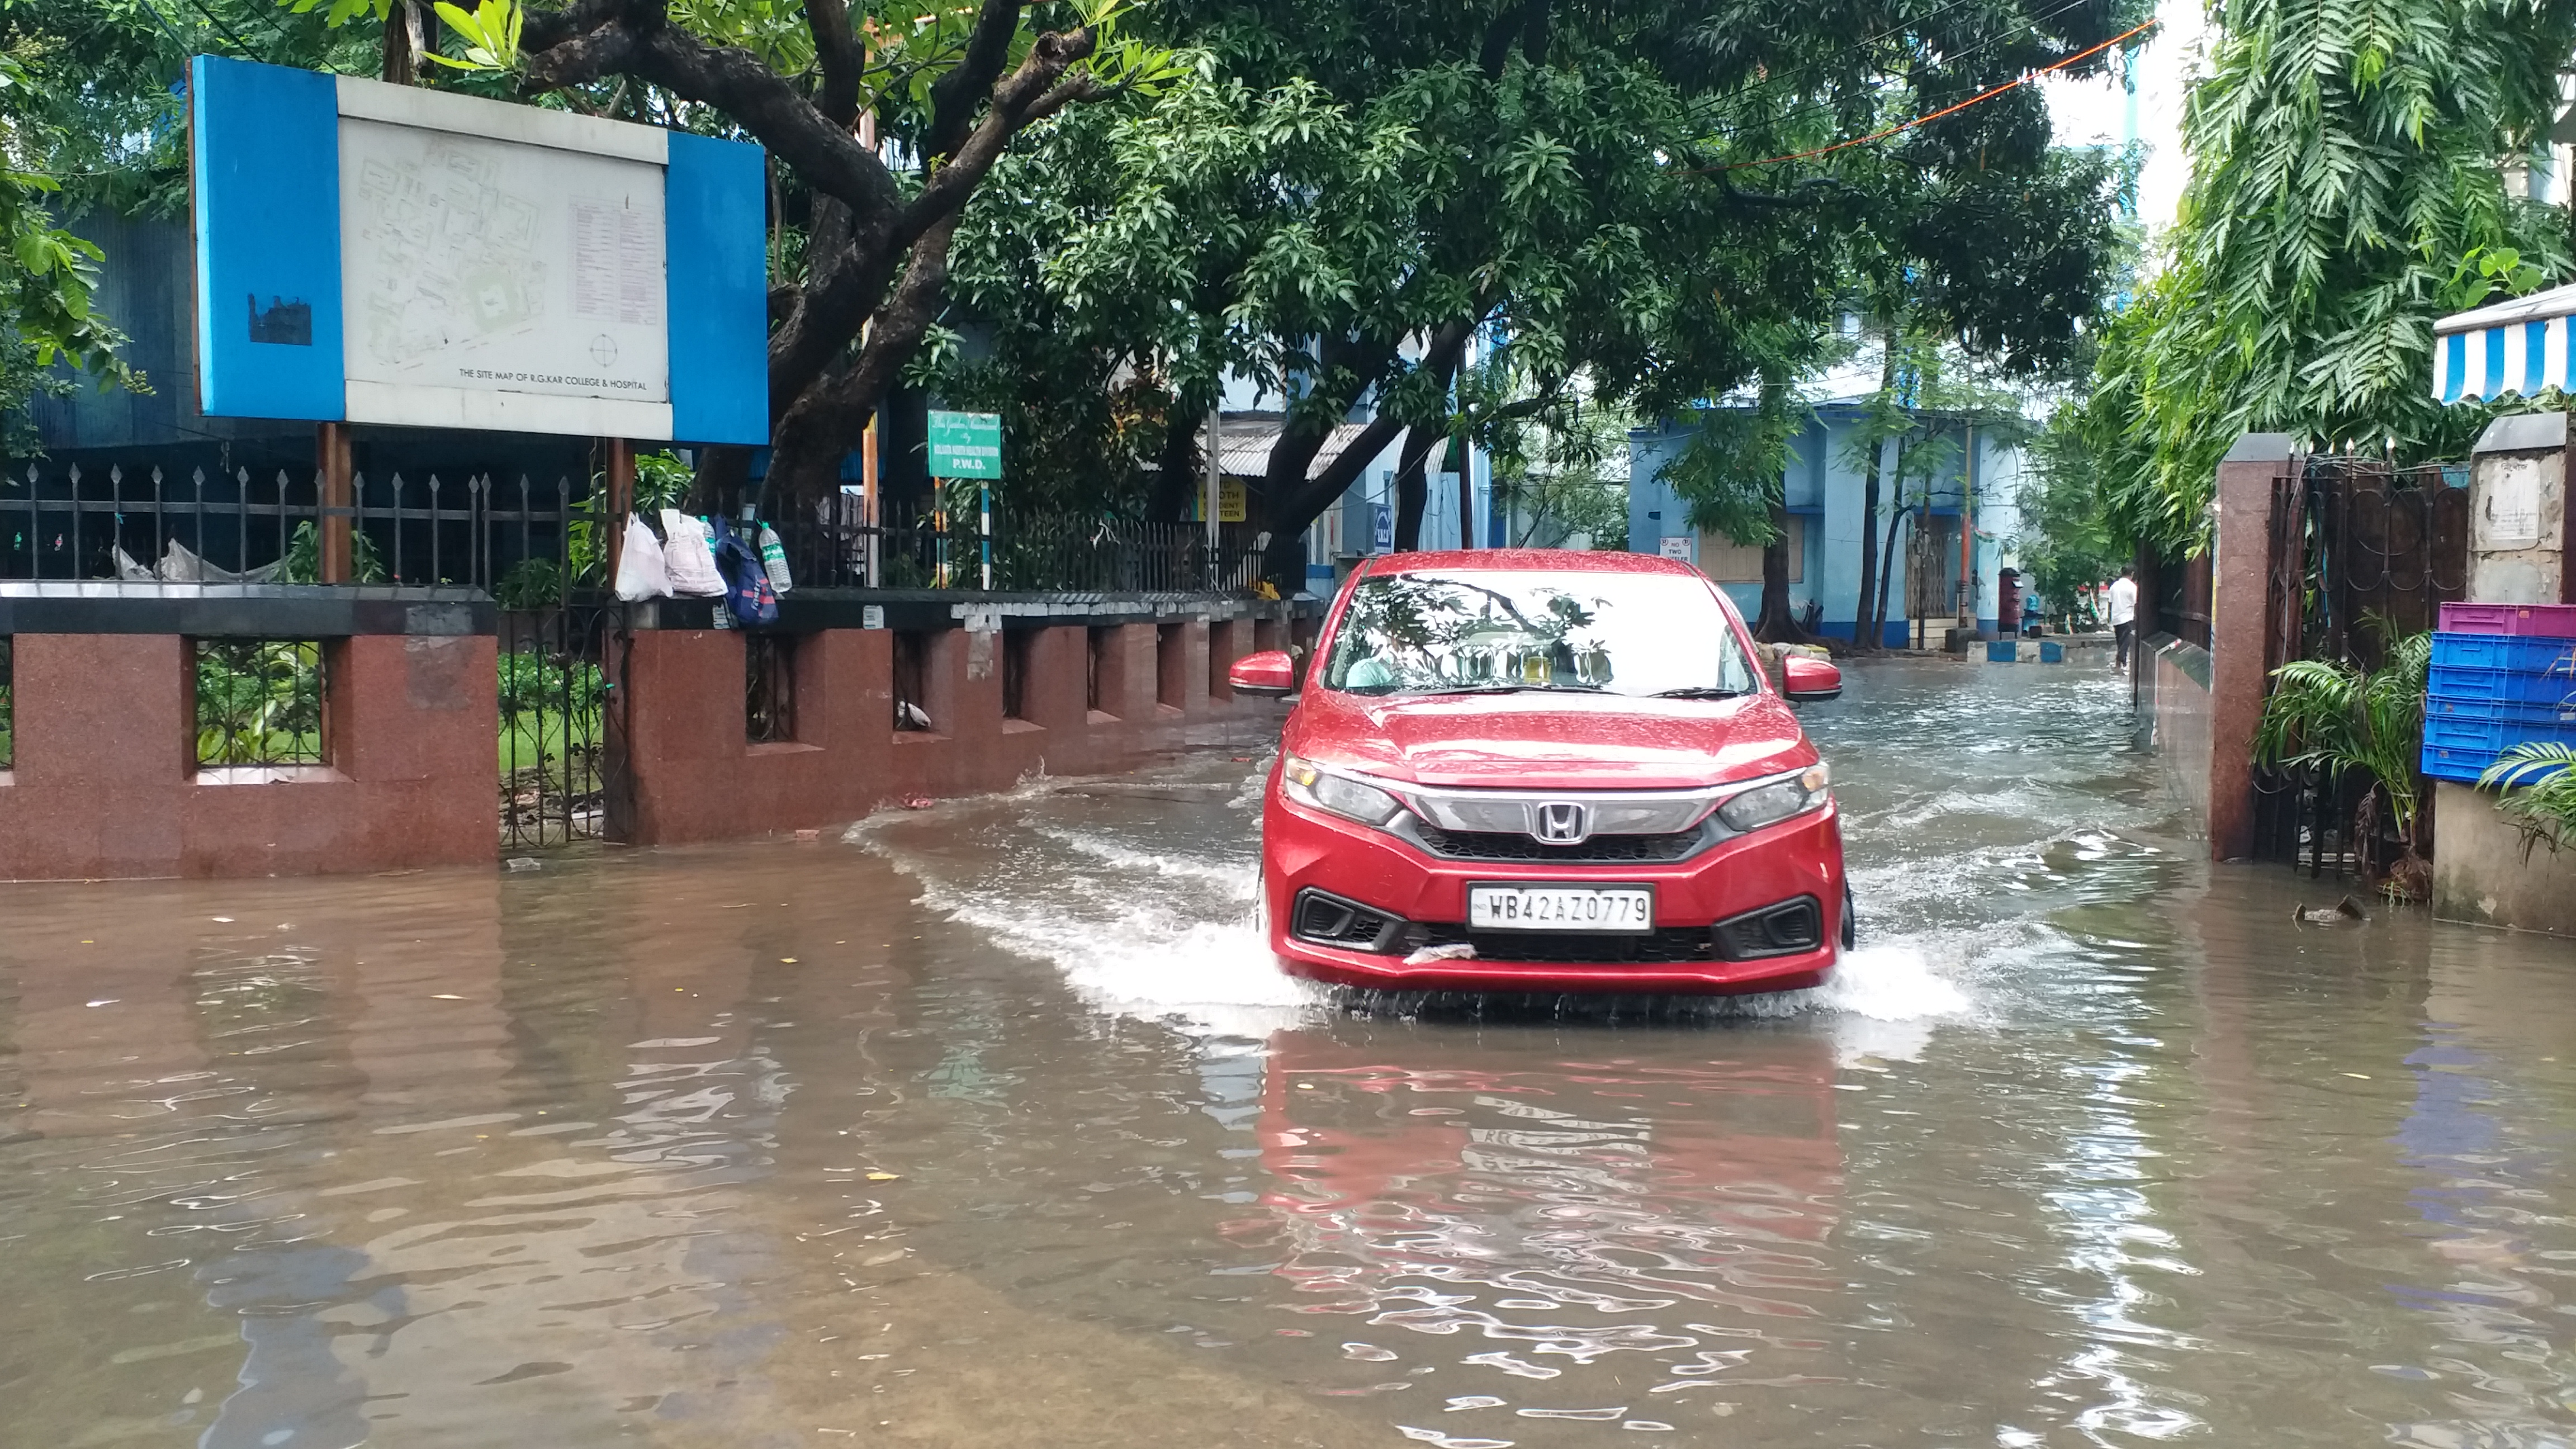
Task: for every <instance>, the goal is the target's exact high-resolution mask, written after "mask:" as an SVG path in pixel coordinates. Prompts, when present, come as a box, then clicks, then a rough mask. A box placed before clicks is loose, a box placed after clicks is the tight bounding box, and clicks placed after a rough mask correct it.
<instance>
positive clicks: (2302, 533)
mask: <svg viewBox="0 0 2576 1449" xmlns="http://www.w3.org/2000/svg"><path fill="white" fill-rule="evenodd" d="M2468 471H2469V470H2468V467H2467V465H2466V464H2456V463H2454V464H2434V465H2429V466H2424V467H2414V468H2399V467H2394V466H2391V465H2390V464H2389V463H2387V462H2385V461H2383V460H2380V459H2374V458H2340V457H2298V458H2294V459H2292V460H2291V462H2290V465H2289V472H2288V474H2287V475H2286V476H2284V477H2282V478H2279V479H2276V480H2275V481H2274V483H2273V487H2272V555H2271V559H2270V567H2269V588H2268V599H2267V601H2266V605H2265V610H2266V612H2265V616H2264V630H2263V676H2264V679H2265V681H2266V684H2265V688H2266V690H2267V692H2268V690H2269V688H2270V684H2269V681H2270V679H2271V676H2272V671H2274V670H2276V669H2278V668H2280V667H2281V666H2282V665H2284V664H2287V663H2289V662H2290V661H2291V660H2294V659H2326V660H2335V661H2340V662H2345V663H2351V664H2356V665H2359V666H2361V667H2363V668H2371V667H2375V666H2376V665H2378V664H2379V663H2380V662H2381V661H2382V659H2383V657H2384V655H2385V653H2386V649H2387V645H2388V641H2390V640H2392V639H2396V638H2400V637H2403V636H2405V635H2409V634H2414V633H2418V632H2421V631H2423V630H2426V629H2430V628H2433V627H2434V625H2435V624H2436V622H2437V621H2438V619H2439V617H2440V614H2441V606H2442V605H2443V604H2444V603H2447V602H2452V601H2455V600H2457V599H2459V598H2460V597H2461V596H2462V595H2463V594H2465V593H2466V592H2467V589H2468V573H2469V521H2470V520H2469V489H2468ZM2254 786H2255V802H2254V854H2255V857H2256V858H2257V859H2260V860H2282V861H2288V862H2290V863H2291V864H2293V865H2297V864H2301V863H2305V864H2306V866H2307V867H2308V871H2309V873H2310V874H2311V875H2318V874H2322V873H2324V871H2325V870H2326V868H2327V867H2328V866H2332V867H2333V868H2334V870H2335V871H2336V873H2337V874H2341V873H2343V872H2345V871H2348V870H2352V869H2354V868H2355V867H2356V866H2358V865H2359V864H2360V862H2359V861H2358V860H2356V859H2355V856H2356V852H2357V851H2370V850H2375V849H2377V848H2378V847H2377V845H2376V843H2375V842H2370V841H2355V840H2353V839H2351V838H2350V837H2351V836H2352V834H2353V828H2352V826H2353V818H2354V812H2355V810H2356V808H2357V807H2358V806H2359V804H2360V801H2361V796H2362V795H2363V793H2364V792H2365V791H2367V790H2368V788H2369V782H2368V781H2367V780H2364V779H2360V778H2357V777H2353V776H2347V777H2345V778H2344V779H2342V780H2340V781H2336V782H2331V783H2330V782H2328V781H2327V780H2325V779H2324V778H2322V777H2321V776H2320V774H2319V773H2318V772H2317V771H2315V770H2313V769H2301V770H2289V771H2280V770H2262V769H2258V770H2257V771H2256V772H2255V778H2254Z"/></svg>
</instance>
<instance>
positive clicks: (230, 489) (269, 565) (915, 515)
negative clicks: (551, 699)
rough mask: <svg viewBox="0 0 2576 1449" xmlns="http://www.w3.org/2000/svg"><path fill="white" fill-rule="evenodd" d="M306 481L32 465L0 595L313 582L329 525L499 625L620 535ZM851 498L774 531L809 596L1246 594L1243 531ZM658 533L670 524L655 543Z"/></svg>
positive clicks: (508, 511) (499, 495)
mask: <svg viewBox="0 0 2576 1449" xmlns="http://www.w3.org/2000/svg"><path fill="white" fill-rule="evenodd" d="M322 499H323V487H322V480H321V476H320V475H319V474H318V473H317V472H315V471H314V470H312V469H309V468H305V469H264V470H253V469H250V468H234V469H230V470H226V469H205V468H190V469H187V470H185V471H184V472H183V471H179V470H169V469H162V468H158V467H137V468H126V467H122V466H110V467H104V468H101V467H88V468H84V467H82V466H81V465H79V464H68V465H48V464H38V463H29V464H25V465H23V466H13V467H12V469H11V470H10V471H9V472H8V473H6V474H5V475H0V579H133V580H148V579H162V580H168V581H173V582H205V583H232V582H255V583H314V582H317V581H318V580H319V578H320V531H321V524H322V522H323V521H324V520H325V519H327V518H346V519H348V520H349V527H350V532H351V545H352V565H353V568H352V574H353V577H352V579H351V580H350V581H351V582H355V583H401V584H456V585H464V586H468V587H473V588H480V589H485V590H488V591H489V592H491V593H492V595H493V597H494V598H495V599H497V600H499V601H500V603H501V604H502V606H503V607H504V608H536V607H541V606H543V605H545V604H546V603H547V602H549V601H551V600H556V599H560V598H563V597H567V596H569V595H570V594H572V593H575V592H578V591H580V590H582V589H585V588H605V587H606V586H607V584H608V578H607V573H606V566H607V558H608V530H609V528H611V527H616V526H622V524H621V522H620V521H618V520H610V519H605V518H603V517H601V516H600V511H599V501H598V498H597V493H596V489H595V486H594V484H593V482H592V481H591V480H588V479H574V478H557V479H555V480H553V481H552V482H539V481H535V480H531V479H529V478H527V477H524V476H522V477H519V478H516V479H509V478H499V477H493V476H490V475H482V474H476V475H469V476H466V477H463V478H443V477H440V476H439V475H436V474H425V475H412V476H406V475H403V474H400V473H385V474H378V475H374V476H369V475H366V474H360V475H358V476H357V477H356V478H355V479H354V480H353V483H352V487H351V497H350V501H349V503H348V504H347V505H346V506H326V505H325V504H324V503H323V501H322ZM987 501H988V500H986V499H985V498H984V497H983V496H981V495H980V494H968V495H966V496H964V497H962V498H959V497H949V498H944V499H931V500H923V501H915V502H896V501H886V502H883V503H881V504H880V505H879V511H878V517H877V519H876V520H875V521H874V522H871V521H870V520H869V519H868V518H867V516H866V511H865V505H864V503H863V501H862V500H861V499H860V497H859V496H858V495H857V494H855V493H850V492H842V493H835V494H833V495H831V496H830V497H828V498H826V499H824V500H822V501H820V502H818V503H816V504H814V505H813V506H811V507H810V508H800V509H794V510H786V511H782V512H781V513H780V514H779V515H778V516H776V517H772V518H769V519H767V520H765V521H766V522H768V523H769V524H770V525H771V526H772V527H774V528H775V529H776V530H777V532H778V534H779V538H780V541H781V544H782V546H783V548H784V551H785V554H786V557H787V560H788V563H789V567H790V569H791V571H792V573H793V575H794V578H795V580H796V582H797V583H798V584H799V585H800V586H802V587H809V588H885V589H961V590H980V589H997V590H1012V591H1049V592H1056V591H1061V592H1082V593H1178V594H1191V593H1228V592H1236V591H1240V590H1243V589H1247V588H1249V587H1251V585H1252V582H1253V575H1254V573H1255V572H1256V570H1257V563H1256V562H1255V561H1253V560H1250V559H1249V558H1248V557H1247V554H1248V545H1249V540H1250V536H1251V535H1250V533H1249V530H1248V529H1247V528H1246V527H1245V526H1244V525H1242V524H1224V525H1220V527H1219V530H1218V532H1217V534H1216V535H1215V536H1214V537H1213V538H1212V537H1211V536H1210V535H1209V533H1208V530H1207V528H1206V526H1205V525H1203V524H1186V523H1144V522H1139V521H1136V520H1133V519H1125V518H1118V517H1114V516H1106V515H1098V514H1082V513H1072V512H1065V511H1060V510H1044V509H1029V508H1021V507H1018V506H1016V505H1014V504H1013V503H1012V502H1011V501H1010V500H1009V499H1008V497H1007V495H1002V494H997V496H996V497H995V498H993V499H992V500H990V502H991V506H990V507H989V508H987V507H986V506H985V504H986V503H987ZM657 526H658V525H657Z"/></svg>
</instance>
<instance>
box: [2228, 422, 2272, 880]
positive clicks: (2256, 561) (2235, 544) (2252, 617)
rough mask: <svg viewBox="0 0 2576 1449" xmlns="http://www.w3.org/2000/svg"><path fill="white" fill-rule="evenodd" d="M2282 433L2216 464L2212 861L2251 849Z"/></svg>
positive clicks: (2243, 441)
mask: <svg viewBox="0 0 2576 1449" xmlns="http://www.w3.org/2000/svg"><path fill="white" fill-rule="evenodd" d="M2290 452H2291V446H2290V436H2289V434H2287V433H2247V434H2245V435H2244V436H2243V437H2240V438H2238V439H2237V440H2236V443H2235V446H2233V447H2231V448H2229V449H2228V450H2227V456H2226V458H2225V459H2223V460H2221V461H2220V463H2219V465H2218V494H2217V502H2218V520H2217V528H2216V530H2215V531H2214V536H2213V539H2212V542H2211V545H2210V547H2211V549H2212V551H2213V556H2212V560H2211V564H2210V570H2209V661H2210V663H2209V858H2210V859H2212V860H2242V859H2244V858H2245V857H2247V856H2249V855H2252V854H2253V853H2254V728H2255V725H2256V724H2257V723H2258V722H2259V721H2260V720H2261V719H2262V717H2263V686H2264V671H2265V668H2266V661H2265V652H2266V651H2265V649H2264V630H2265V627H2266V625H2267V622H2268V620H2269V618H2270V615H2271V600H2272V551H2273V546H2274V544H2275V543H2276V542H2277V540H2275V539H2274V538H2273V537H2272V520H2273V508H2272V499H2273V494H2274V491H2275V490H2276V489H2277V488H2278V487H2279V486H2280V485H2281V483H2282V482H2283V481H2284V480H2286V479H2287V478H2288V477H2289V476H2290Z"/></svg>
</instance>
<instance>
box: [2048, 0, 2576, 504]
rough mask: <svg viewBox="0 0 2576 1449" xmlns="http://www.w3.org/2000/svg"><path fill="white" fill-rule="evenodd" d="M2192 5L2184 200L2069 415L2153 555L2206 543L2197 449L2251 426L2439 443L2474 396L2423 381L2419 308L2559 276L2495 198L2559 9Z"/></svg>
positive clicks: (2520, 149)
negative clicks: (2209, 18)
mask: <svg viewBox="0 0 2576 1449" xmlns="http://www.w3.org/2000/svg"><path fill="white" fill-rule="evenodd" d="M2213 13H2214V15H2215V17H2216V20H2217V29H2216V31H2215V33H2214V35H2213V36H2212V39H2211V41H2210V45H2209V52H2208V72H2207V75H2206V78H2205V79H2203V80H2202V81H2201V82H2200V83H2199V84H2198V85H2197V86H2195V87H2194V89H2193V92H2192V95H2191V99H2190V104H2189V107H2188V110H2187V111H2186V114H2185V119H2184V125H2183V140H2184V145H2185V147H2186V148H2187V149H2188V150H2189V152H2190V153H2191V158H2192V178H2191V182H2190V185H2189V187H2188V189H2187V190H2186V192H2185V194H2184V198H2183V205H2182V212H2181V215H2180V218H2179V219H2178V221H2177V222H2176V224H2175V226H2174V227H2173V229H2172V231H2171V232H2170V234H2169V235H2168V236H2167V238H2166V241H2165V247H2164V258H2163V261H2164V266H2163V270H2162V272H2161V273H2160V274H2159V275H2158V276H2157V277H2156V278H2155V280H2154V281H2153V283H2152V284H2151V285H2149V286H2148V287H2147V288H2146V289H2145V291H2144V293H2143V294H2142V295H2141V296H2140V297H2139V299H2138V301H2137V304H2136V305H2135V306H2133V307H2132V308H2130V309H2129V310H2128V311H2127V312H2125V313H2124V314H2122V315H2121V316H2120V317H2119V318H2118V319H2117V320H2116V321H2114V322H2113V323H2112V324H2111V325H2110V327H2109V329H2108V331H2107V334H2106V335H2105V337H2104V338H2103V341H2102V349H2101V361H2100V364H2099V370H2098V374H2097V383H2096V386H2095V388H2094V391H2093V394H2092V397H2091V399H2090V401H2089V403H2088V404H2087V406H2086V408H2085V410H2084V414H2083V419H2082V422H2083V426H2084V428H2085V430H2086V433H2087V441H2088V447H2089V449H2090V450H2091V452H2092V453H2093V454H2094V456H2095V457H2096V458H2098V459H2099V460H2100V461H2101V463H2102V465H2103V466H2104V468H2105V471H2106V475H2107V476H2106V477H2105V480H2104V481H2105V484H2106V486H2107V487H2108V489H2109V491H2110V503H2111V507H2110V513H2111V517H2112V519H2113V521H2114V523H2115V525H2116V526H2117V527H2119V528H2120V529H2122V530H2124V531H2127V532H2129V533H2132V534H2134V535H2135V536H2137V537H2138V538H2140V539H2142V540H2144V541H2147V542H2150V543H2155V544H2158V545H2161V546H2164V547H2167V548H2173V549H2196V548H2198V547H2199V546H2200V545H2201V544H2202V543H2203V541H2204V533H2205V527H2206V524H2205V519H2204V517H2203V510H2204V507H2205V505H2206V504H2207V502H2208V500H2209V497H2210V492H2211V489H2212V487H2213V486H2214V479H2215V474H2216V469H2217V464H2218V460H2219V458H2220V457H2221V456H2222V455H2223V454H2224V453H2225V451H2226V449H2227V447H2228V446H2229V444H2230V443H2232V442H2233V441H2234V440H2235V438H2236V437H2237V436H2238V435H2239V434H2241V433H2244V432H2246V431H2249V430H2261V431H2284V432H2289V433H2292V434H2294V435H2297V436H2300V437H2302V438H2305V439H2307V440H2309V441H2310V442H2312V443H2318V444H2327V445H2331V444H2334V443H2337V442H2343V441H2360V442H2363V443H2365V444H2367V445H2368V446H2370V447H2371V448H2373V449H2374V450H2377V449H2379V448H2381V447H2383V446H2389V447H2393V450H2394V451H2395V452H2396V453H2397V455H2398V456H2399V457H2400V458H2401V459H2403V460H2410V461H2412V460H2420V459H2424V458H2432V457H2444V456H2455V455H2456V454H2457V452H2458V451H2459V450H2460V449H2461V448H2463V447H2464V446H2465V445H2466V443H2467V442H2468V440H2469V439H2470V437H2471V436H2473V435H2474V433H2475V430H2476V428H2477V427H2478V426H2479V425H2481V424H2482V423H2483V421H2484V420H2485V417H2486V416H2487V414H2488V413H2489V412H2491V411H2492V409H2478V408H2456V407H2455V408H2448V409H2446V408H2444V407H2442V406H2441V405H2439V404H2438V403H2436V402H2435V401H2434V400H2433V399H2432V398H2431V397H2430V396H2429V394H2428V391H2427V389H2426V387H2425V379H2426V378H2428V377H2429V376H2430V375H2431V360H2432V324H2433V321H2434V319H2435V318H2436V317H2437V316H2439V315H2440V314H2441V313H2442V311H2444V310H2445V309H2451V308H2459V307H2463V306H2471V305H2475V304H2476V303H2477V302H2479V301H2481V300H2484V299H2485V298H2486V297H2487V296H2489V295H2492V294H2494V293H2497V292H2502V291H2507V290H2510V289H2512V288H2514V287H2517V286H2522V287H2527V286H2530V285H2537V284H2538V283H2539V282H2540V281H2542V280H2543V279H2544V278H2558V277H2563V276H2565V275H2566V274H2567V272H2568V269H2569V255H2568V250H2567V246H2566V241H2565V237H2564V235H2563V227H2564V222H2563V220H2561V219H2559V218H2557V217H2555V216H2553V215H2552V214H2550V212H2549V211H2548V209H2547V208H2545V207H2543V206H2541V205H2539V204H2538V203H2535V202H2531V201H2528V200H2525V199H2521V198H2517V197H2514V196H2511V195H2508V194H2507V191H2506V187H2505V185H2504V179H2503V165H2502V163H2504V162H2506V161H2508V160H2509V159H2512V158H2516V157H2526V156H2528V155H2529V154H2530V150H2531V148H2532V147H2533V146H2534V145H2535V144H2536V143H2538V142H2539V140H2540V138H2541V132H2542V129H2543V128H2544V127H2546V126H2547V125H2548V123H2549V121H2550V119H2551V116H2552V113H2553V112H2554V110H2555V109H2556V105H2557V98H2558V90H2557V80H2556V76H2557V72H2558V70H2559V68H2560V67H2561V66H2562V65H2563V64H2564V63H2565V61H2566V58H2567V56H2568V54H2569V50H2570V46H2571V43H2576V6H2571V5H2570V4H2568V3H2566V0H2540V3H2535V4H2499V3H2491V0H2333V3H2328V4H2323V5H2289V4H2283V3H2281V0H2230V3H2229V4H2227V5H2225V6H2223V7H2221V8H2220V9H2218V10H2217V11H2215V12H2213ZM2506 252H2511V253H2513V254H2514V255H2513V257H2512V259H2511V262H2510V264H2507V265H2502V266H2495V265H2492V264H2493V263H2497V262H2501V261H2503V260H2504V258H2503V257H2502V254H2503V253H2506ZM2481 261H2485V262H2488V263H2490V264H2491V265H2490V266H2488V267H2485V268H2481V267H2480V265H2479V263H2480V262H2481ZM2525 268H2530V269H2531V270H2530V271H2526V270H2525Z"/></svg>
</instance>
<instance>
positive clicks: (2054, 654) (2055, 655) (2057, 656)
mask: <svg viewBox="0 0 2576 1449" xmlns="http://www.w3.org/2000/svg"><path fill="white" fill-rule="evenodd" d="M2039 662H2040V663H2042V664H2063V663H2065V662H2066V646H2065V645H2063V644H2060V643H2058V642H2057V641H2056V640H2054V639H2042V640H2040V641H2039Z"/></svg>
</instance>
